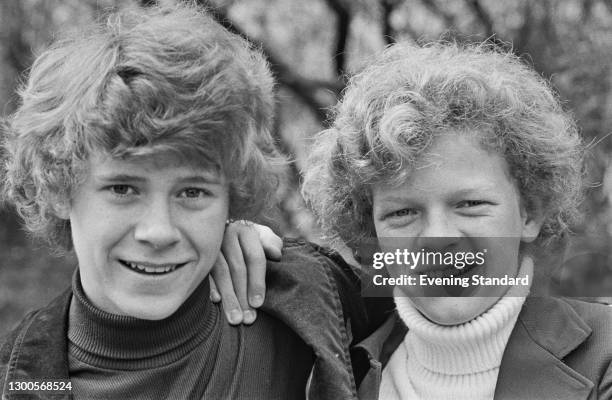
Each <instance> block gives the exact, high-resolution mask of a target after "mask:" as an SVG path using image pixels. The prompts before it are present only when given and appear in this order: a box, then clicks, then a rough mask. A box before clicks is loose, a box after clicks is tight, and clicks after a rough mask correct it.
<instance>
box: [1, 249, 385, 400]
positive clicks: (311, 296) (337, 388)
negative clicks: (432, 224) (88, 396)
mask: <svg viewBox="0 0 612 400" xmlns="http://www.w3.org/2000/svg"><path fill="white" fill-rule="evenodd" d="M359 282H360V281H359V277H358V276H357V275H356V274H355V272H354V271H353V269H352V268H351V267H350V266H349V265H348V264H346V263H345V262H344V261H343V260H342V258H341V257H340V256H339V255H337V254H336V253H334V252H331V251H329V250H325V249H323V248H320V247H317V246H315V245H312V244H309V243H307V242H305V241H299V240H287V241H286V242H285V247H284V249H283V257H282V260H281V261H280V262H269V264H268V271H267V276H266V284H267V287H268V291H267V294H266V302H265V304H264V305H263V307H262V310H263V311H264V312H266V313H268V314H270V315H273V316H275V317H276V318H278V319H280V320H281V321H283V322H284V323H285V324H286V325H288V326H289V327H290V328H292V329H293V330H294V331H295V332H296V333H297V334H298V335H299V336H300V337H301V338H302V340H304V342H305V343H306V344H307V345H309V346H310V347H311V348H312V349H313V352H314V354H315V360H314V365H313V370H312V376H311V379H310V382H309V385H308V388H307V390H308V398H309V399H334V400H335V399H355V398H357V387H356V383H355V379H354V376H353V370H352V367H351V354H350V351H349V347H350V343H356V342H358V341H361V340H363V339H364V338H365V337H367V336H368V335H369V334H370V333H371V332H372V331H373V327H376V326H377V325H379V324H380V323H381V322H382V320H380V321H373V320H371V319H369V318H368V316H367V314H366V312H365V310H366V305H365V304H364V302H363V299H362V298H361V296H360V283H359ZM71 296H72V294H71V291H70V290H69V291H67V292H65V293H64V294H62V295H61V296H59V297H58V298H56V299H55V300H53V301H52V302H51V303H50V304H49V305H48V306H46V307H44V308H42V309H40V310H38V311H34V312H32V313H30V314H29V315H27V316H26V317H25V318H24V320H23V321H22V322H21V323H20V324H19V326H17V328H15V329H14V330H13V331H12V332H11V333H10V334H9V336H8V338H7V339H6V342H5V343H4V345H3V346H2V348H1V349H0V390H1V391H0V393H2V400H11V399H24V398H34V399H36V398H40V399H57V398H70V395H69V394H67V392H64V393H63V394H62V393H58V392H45V391H39V392H36V393H29V394H28V395H25V396H24V394H16V392H11V393H9V387H8V383H9V382H16V381H41V380H43V379H44V380H56V381H57V380H69V376H68V374H69V373H68V343H67V332H68V307H69V304H70V299H71ZM386 306H388V304H387V305H386ZM374 315H375V316H376V315H380V316H383V315H384V313H376V312H375V313H374ZM287 367H288V368H290V367H291V366H290V365H288V366H287Z"/></svg>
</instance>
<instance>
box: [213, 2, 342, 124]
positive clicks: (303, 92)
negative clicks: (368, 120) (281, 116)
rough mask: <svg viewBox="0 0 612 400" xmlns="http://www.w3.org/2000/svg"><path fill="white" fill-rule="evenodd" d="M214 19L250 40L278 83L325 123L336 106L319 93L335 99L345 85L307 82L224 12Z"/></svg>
mask: <svg viewBox="0 0 612 400" xmlns="http://www.w3.org/2000/svg"><path fill="white" fill-rule="evenodd" d="M213 17H214V18H215V20H216V21H217V22H219V23H220V24H221V25H222V26H223V27H225V28H226V29H227V30H229V31H230V32H232V33H234V34H236V35H239V36H241V37H242V38H244V39H245V40H248V41H249V42H251V43H253V44H254V45H256V46H257V47H259V48H260V49H261V50H262V51H263V53H264V54H265V55H266V57H267V58H268V62H269V63H270V68H271V69H272V72H273V73H274V75H275V76H276V77H277V79H278V81H279V82H280V83H281V84H283V85H285V86H287V87H288V88H289V89H290V90H291V91H292V92H293V93H294V94H295V95H296V96H297V97H298V98H299V99H300V100H301V101H303V102H304V104H306V105H307V106H308V107H309V108H310V109H311V110H312V111H313V112H314V113H315V115H316V116H317V118H318V119H319V120H320V121H321V122H324V121H325V120H326V119H327V112H326V109H328V108H329V107H331V106H333V105H334V104H335V101H333V102H328V101H324V100H322V98H323V97H326V96H325V93H319V92H321V91H323V92H326V93H329V92H331V93H332V94H333V95H334V98H337V97H338V95H339V94H340V92H341V91H342V89H343V88H344V84H343V83H342V82H340V81H336V82H333V81H329V82H322V81H318V80H307V79H304V78H302V77H300V76H297V75H296V74H294V73H293V72H292V71H291V69H290V67H289V66H287V65H286V64H285V63H284V62H282V61H281V60H279V59H278V58H277V57H276V56H275V55H274V54H273V52H272V51H271V50H270V49H268V48H267V47H266V45H265V44H263V43H260V42H257V41H255V40H253V39H251V38H250V37H248V35H247V34H246V33H244V32H243V31H242V30H241V29H240V28H238V27H237V26H235V25H234V24H232V23H231V21H230V20H229V18H228V17H227V15H226V14H225V13H224V12H223V11H222V10H219V9H217V10H215V12H214V13H213Z"/></svg>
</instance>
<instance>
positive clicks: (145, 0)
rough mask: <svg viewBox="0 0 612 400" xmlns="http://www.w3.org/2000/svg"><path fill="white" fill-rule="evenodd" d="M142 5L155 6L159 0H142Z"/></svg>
mask: <svg viewBox="0 0 612 400" xmlns="http://www.w3.org/2000/svg"><path fill="white" fill-rule="evenodd" d="M140 5H141V6H142V7H153V6H156V5H157V0H140Z"/></svg>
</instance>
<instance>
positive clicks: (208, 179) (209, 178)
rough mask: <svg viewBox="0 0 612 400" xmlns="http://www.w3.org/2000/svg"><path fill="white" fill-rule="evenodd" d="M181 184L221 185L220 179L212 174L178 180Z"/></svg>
mask: <svg viewBox="0 0 612 400" xmlns="http://www.w3.org/2000/svg"><path fill="white" fill-rule="evenodd" d="M180 181H181V182H182V183H221V178H220V177H219V176H217V175H216V174H213V173H207V174H201V175H190V176H185V177H182V178H180Z"/></svg>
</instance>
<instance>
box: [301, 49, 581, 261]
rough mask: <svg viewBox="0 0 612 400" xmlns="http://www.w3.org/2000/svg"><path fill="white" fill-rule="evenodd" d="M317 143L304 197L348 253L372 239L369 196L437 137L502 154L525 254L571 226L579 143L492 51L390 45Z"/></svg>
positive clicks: (534, 81) (533, 80) (542, 91)
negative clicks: (469, 141)
mask: <svg viewBox="0 0 612 400" xmlns="http://www.w3.org/2000/svg"><path fill="white" fill-rule="evenodd" d="M334 113H335V114H334V117H335V118H334V121H333V124H332V126H331V128H330V129H328V130H325V131H323V132H321V133H320V134H319V136H318V137H317V139H316V141H315V144H314V147H313V151H312V153H311V156H310V158H309V160H308V161H307V163H306V168H305V171H304V184H303V189H302V192H303V195H304V197H305V199H306V201H307V203H308V204H309V206H310V207H311V209H312V210H313V212H314V213H315V215H316V216H317V218H318V220H319V222H320V223H321V225H322V226H323V228H324V230H325V231H326V232H327V233H328V234H329V235H330V236H331V237H332V238H333V237H335V238H339V239H341V240H343V241H344V242H345V243H346V244H348V245H349V247H355V246H357V244H358V243H359V241H360V240H361V239H364V238H367V237H374V236H375V232H374V228H373V221H372V196H371V189H372V186H373V185H375V184H377V183H380V182H398V181H401V180H402V179H403V178H405V177H406V176H407V174H409V173H410V169H411V167H414V166H415V163H416V162H417V161H418V159H419V157H420V156H421V155H422V154H424V152H426V151H427V149H428V148H429V146H430V145H431V144H432V141H433V140H434V138H435V136H436V135H439V134H443V133H445V132H446V131H449V130H454V131H478V132H486V133H487V134H485V135H481V136H483V137H482V138H481V141H482V144H483V146H485V147H487V148H488V149H494V150H496V151H498V152H499V153H500V154H503V156H504V157H505V160H506V161H507V163H508V166H509V170H510V173H511V175H512V177H513V178H514V179H515V181H516V183H517V186H518V189H519V191H520V194H521V198H522V201H523V202H524V204H525V207H526V209H527V211H528V212H530V211H533V210H535V209H537V210H542V211H543V212H544V213H545V215H544V221H543V225H542V229H541V231H540V234H539V236H538V238H537V239H536V241H535V242H534V245H535V246H536V247H537V248H540V249H542V250H544V249H546V248H547V247H549V246H550V245H552V244H553V243H561V242H562V241H560V239H562V238H564V237H566V236H567V233H568V232H569V226H570V225H571V224H572V223H574V222H576V220H577V218H579V216H580V212H579V211H578V206H579V204H580V202H581V198H582V194H583V190H582V189H583V184H582V179H583V159H582V158H583V154H584V149H583V145H582V141H581V139H580V136H579V134H578V130H577V128H576V125H575V122H574V120H573V118H572V117H571V116H570V115H569V114H568V113H567V112H565V111H564V110H563V109H562V107H561V104H560V102H559V100H558V99H557V97H556V95H555V93H554V91H553V90H552V89H551V87H550V86H549V84H548V83H547V82H546V81H545V80H544V79H542V77H540V76H539V75H538V74H537V73H536V72H535V71H534V70H533V69H532V68H530V67H529V66H527V65H526V64H525V63H524V62H522V61H521V60H520V59H519V58H518V57H516V56H515V55H513V54H511V53H506V52H503V51H502V50H499V49H496V48H494V47H492V46H488V45H484V44H478V45H459V44H456V43H442V42H439V43H432V44H429V45H427V46H415V45H410V44H396V45H393V46H390V47H389V48H387V49H386V50H385V51H384V53H383V54H382V56H381V57H380V58H379V59H377V60H376V61H375V62H373V64H371V65H370V66H368V67H367V68H366V69H364V70H363V71H361V72H360V73H357V74H356V75H354V76H353V77H352V78H351V79H350V81H349V84H348V87H347V89H346V90H345V92H344V96H343V99H342V101H341V102H340V103H339V104H338V105H337V107H336V108H335V110H334Z"/></svg>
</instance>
